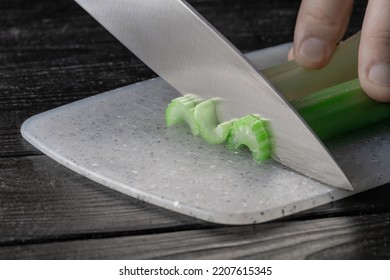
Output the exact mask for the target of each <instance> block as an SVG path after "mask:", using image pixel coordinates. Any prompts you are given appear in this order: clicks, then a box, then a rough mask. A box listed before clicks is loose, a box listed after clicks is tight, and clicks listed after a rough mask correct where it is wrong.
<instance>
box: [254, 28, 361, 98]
mask: <svg viewBox="0 0 390 280" xmlns="http://www.w3.org/2000/svg"><path fill="white" fill-rule="evenodd" d="M359 42H360V33H357V34H356V35H354V36H352V37H350V38H348V39H347V40H345V41H344V42H341V43H340V44H339V46H338V47H337V49H336V51H335V53H334V55H333V56H332V59H331V60H330V62H329V63H328V65H326V66H325V67H324V68H322V69H319V70H312V69H306V68H303V67H301V66H299V65H298V64H297V63H296V62H295V61H288V62H285V63H282V64H279V65H276V66H273V67H270V68H267V69H265V70H263V71H261V73H262V74H263V75H264V76H265V77H267V78H268V80H269V81H270V82H271V83H272V84H273V85H274V86H275V88H276V89H277V90H278V91H279V92H281V93H282V94H283V95H284V96H285V97H286V99H287V100H295V99H298V98H302V97H304V96H306V95H308V94H311V93H313V92H317V91H320V90H322V89H325V88H329V87H331V86H334V85H337V84H340V83H343V82H346V81H350V80H353V79H356V78H357V77H358V71H357V69H358V65H357V63H358V50H359Z"/></svg>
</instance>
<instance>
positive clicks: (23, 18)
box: [0, 0, 390, 259]
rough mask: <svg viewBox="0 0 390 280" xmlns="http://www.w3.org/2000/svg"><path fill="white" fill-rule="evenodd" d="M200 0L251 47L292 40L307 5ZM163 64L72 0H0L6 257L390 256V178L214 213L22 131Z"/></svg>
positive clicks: (2, 249)
mask: <svg viewBox="0 0 390 280" xmlns="http://www.w3.org/2000/svg"><path fill="white" fill-rule="evenodd" d="M190 2H191V3H192V4H193V5H194V6H195V7H196V8H197V9H198V10H199V11H200V12H201V13H202V14H203V15H204V16H205V17H206V18H207V19H209V20H210V21H211V23H213V24H214V25H215V26H216V27H217V28H218V29H219V30H220V31H221V32H222V33H223V34H224V35H225V36H227V37H228V38H229V39H230V40H231V41H232V42H233V43H234V44H235V45H236V46H237V47H238V48H239V49H240V50H242V51H244V52H246V51H251V50H255V49H260V48H264V47H267V46H272V45H276V44H280V43H284V42H287V41H291V40H292V36H293V29H294V22H295V18H296V14H297V10H298V7H299V1H291V0H286V1H276V0H274V1H267V0H264V1H262V0H247V1H235V0H192V1H190ZM364 2H365V1H358V2H357V3H356V4H355V14H354V16H353V18H352V20H351V27H350V29H349V30H348V34H352V33H354V32H356V31H358V30H359V29H360V26H361V22H362V19H363V16H364V9H365V4H364ZM154 76H155V74H154V73H153V72H151V71H150V70H149V69H148V68H147V67H145V66H144V64H143V63H142V62H140V61H139V60H137V59H136V58H135V57H134V56H133V55H132V54H131V53H130V52H129V51H127V50H126V49H125V48H124V47H123V46H122V45H121V44H119V43H118V42H117V41H116V40H115V39H114V38H113V37H112V36H111V35H110V34H109V33H107V32H106V31H105V30H104V29H103V28H102V27H101V26H100V25H99V24H98V23H96V22H95V21H94V20H93V19H92V18H91V17H90V16H89V15H88V14H87V13H86V12H84V11H83V10H82V9H81V8H80V7H79V6H78V5H77V4H76V3H75V2H73V1H71V0H57V1H53V0H35V1H30V0H0V258H1V259H122V258H123V259H215V258H218V259H248V258H250V259H302V258H306V259H383V258H390V203H389V199H390V184H387V185H384V186H381V187H378V188H376V189H374V190H371V191H367V192H365V193H362V194H359V195H355V196H353V197H351V198H348V199H344V200H341V201H338V202H334V203H332V204H328V205H325V206H322V207H318V208H316V209H313V210H311V211H306V212H304V213H300V214H297V215H294V216H291V217H287V218H284V219H280V220H276V221H272V222H268V223H264V224H259V225H251V226H223V225H215V224H210V223H206V222H203V221H200V220H196V219H193V218H189V217H186V216H183V215H180V214H177V213H175V212H171V211H168V210H165V209H162V208H159V207H156V206H153V205H150V204H148V203H144V202H141V201H139V200H136V199H133V198H131V197H128V196H126V195H123V194H121V193H118V192H115V191H113V190H111V189H108V188H106V187H104V186H102V185H99V184H97V183H94V182H92V181H90V180H88V179H86V178H84V177H82V176H79V175H77V174H75V173H73V172H72V171H70V170H68V169H67V168H65V167H63V166H61V165H59V164H57V163H56V162H54V161H53V160H51V159H49V158H48V157H47V156H45V155H43V154H42V153H40V152H39V151H38V150H36V149H35V148H33V147H32V146H31V145H29V144H28V143H27V142H26V141H24V140H23V139H22V137H21V135H20V132H19V129H20V126H21V124H22V122H23V121H24V120H25V119H27V118H28V117H30V116H32V115H34V114H37V113H40V112H43V111H46V110H48V109H51V108H55V107H57V106H60V105H62V104H67V103H70V102H72V101H75V100H79V99H82V98H85V97H88V96H91V95H95V94H98V93H101V92H104V91H107V90H110V89H114V88H117V87H120V86H124V85H127V84H131V83H134V82H137V81H141V80H145V79H149V78H151V77H154Z"/></svg>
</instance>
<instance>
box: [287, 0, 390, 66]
mask: <svg viewBox="0 0 390 280" xmlns="http://www.w3.org/2000/svg"><path fill="white" fill-rule="evenodd" d="M383 1H385V2H386V1H387V2H390V1H389V0H383ZM352 8H353V0H303V1H302V4H301V8H300V10H299V13H298V19H297V24H296V27H295V34H294V48H293V52H294V53H293V56H294V59H295V60H296V61H297V62H298V63H299V64H300V65H302V66H304V67H307V68H313V69H317V68H321V67H323V66H325V65H326V64H327V63H328V62H329V60H330V58H331V57H332V54H333V52H334V50H335V48H336V45H337V43H338V42H339V41H340V40H341V38H342V37H343V35H344V33H345V31H346V29H347V26H348V23H349V17H350V15H351V12H352Z"/></svg>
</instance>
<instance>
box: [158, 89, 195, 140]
mask: <svg viewBox="0 0 390 280" xmlns="http://www.w3.org/2000/svg"><path fill="white" fill-rule="evenodd" d="M200 102H201V100H200V99H199V98H198V97H197V96H196V95H192V94H187V95H185V96H182V97H178V98H175V99H173V100H172V101H171V103H169V105H168V107H167V109H166V111H165V122H166V124H167V126H172V125H175V124H178V123H181V122H183V121H185V122H186V123H187V124H188V126H189V127H190V129H191V132H192V134H194V135H198V134H199V130H198V126H197V125H196V123H195V119H194V110H195V106H196V105H197V104H199V103H200Z"/></svg>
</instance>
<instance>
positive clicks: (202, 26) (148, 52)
mask: <svg viewBox="0 0 390 280" xmlns="http://www.w3.org/2000/svg"><path fill="white" fill-rule="evenodd" d="M76 2H78V3H79V4H80V5H81V6H82V7H83V8H84V9H85V10H86V11H87V12H88V13H89V14H91V15H92V16H93V17H94V18H95V19H96V20H97V21H98V22H99V23H100V24H102V25H103V26H104V27H105V28H106V29H107V30H108V31H109V32H110V33H111V34H113V35H114V36H115V37H116V38H117V39H118V40H119V41H120V42H121V43H122V44H124V45H125V46H126V47H127V48H128V49H129V50H130V51H131V52H133V53H134V54H135V55H136V56H137V57H138V58H139V59H141V60H142V61H143V62H144V63H145V64H146V65H147V66H148V67H149V68H151V69H152V70H153V71H155V72H156V73H157V74H158V75H159V76H160V77H162V78H163V79H164V80H166V81H167V82H168V83H169V84H170V85H171V86H172V87H174V88H175V89H176V90H177V91H178V92H180V93H181V94H187V93H192V94H196V95H198V96H200V97H202V98H204V99H209V98H216V97H218V98H219V99H220V102H218V103H217V106H216V113H217V117H218V120H219V121H220V122H223V121H227V120H231V119H233V118H238V117H242V116H244V115H248V114H259V115H261V116H262V117H265V118H267V119H269V120H270V123H271V129H272V133H273V153H274V154H273V157H274V158H275V159H276V160H278V161H279V162H281V163H282V164H284V165H286V166H288V167H290V168H291V169H293V170H295V171H298V172H300V173H302V174H304V175H306V176H309V177H311V178H314V179H316V180H318V181H321V182H323V183H326V184H329V185H331V186H335V187H338V188H343V189H347V190H353V187H352V185H351V183H350V182H349V180H348V178H347V177H346V175H345V174H344V172H343V171H342V170H341V168H340V167H339V166H338V164H337V162H336V161H335V160H334V158H333V157H332V155H331V154H330V153H329V151H328V150H327V148H326V147H325V146H324V145H323V143H322V142H321V141H320V140H319V139H318V137H317V136H316V135H315V134H314V133H313V132H312V130H311V129H310V128H309V127H308V126H307V124H306V123H305V122H304V121H303V120H302V118H301V117H300V116H299V115H298V114H297V112H296V111H295V110H294V108H293V107H292V106H291V105H290V104H289V103H288V102H287V101H286V100H285V98H284V97H283V96H282V95H281V94H280V93H279V92H278V91H277V90H276V89H275V88H274V87H273V86H272V84H270V83H269V82H268V81H267V80H266V79H265V78H264V77H263V76H262V75H261V74H260V73H259V72H258V71H257V70H256V69H255V68H254V66H253V65H252V64H251V63H250V62H249V61H248V60H247V59H246V58H245V56H244V55H243V54H242V53H241V52H240V51H239V50H238V49H237V48H235V47H234V45H233V44H232V43H230V42H229V41H228V40H227V39H226V38H225V37H224V36H223V35H222V34H221V33H220V32H219V31H218V30H216V29H215V28H214V27H213V26H212V25H211V24H210V23H209V22H208V21H207V20H206V19H205V18H203V17H202V16H201V15H200V14H199V13H198V12H197V11H196V10H195V9H194V8H193V7H191V6H190V5H189V4H188V3H187V2H186V1H184V0H151V1H145V0H115V1H107V0H76Z"/></svg>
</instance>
